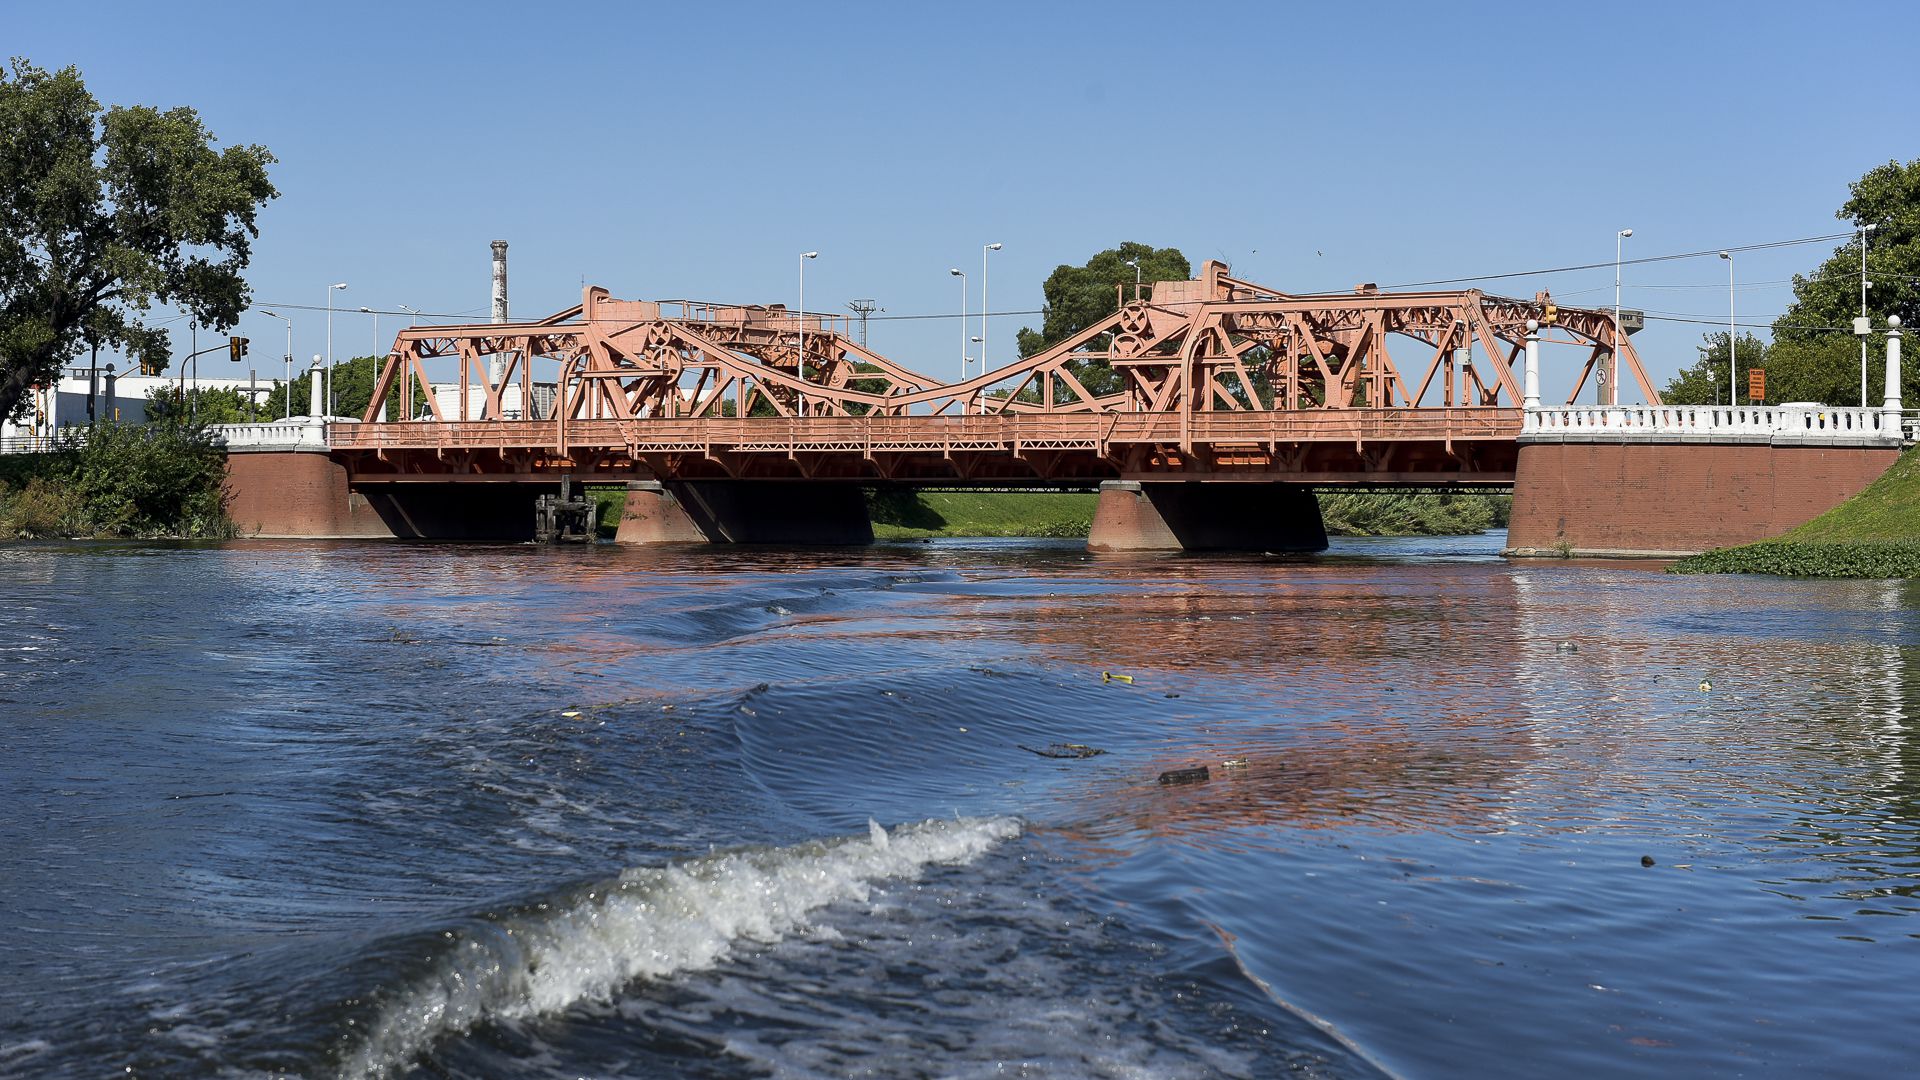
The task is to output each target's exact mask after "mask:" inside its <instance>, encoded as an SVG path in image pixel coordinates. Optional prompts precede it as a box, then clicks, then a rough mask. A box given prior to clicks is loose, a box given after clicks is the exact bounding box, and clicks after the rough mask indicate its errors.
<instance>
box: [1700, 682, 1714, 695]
mask: <svg viewBox="0 0 1920 1080" xmlns="http://www.w3.org/2000/svg"><path fill="white" fill-rule="evenodd" d="M1712 690H1713V683H1712V682H1711V681H1710V680H1707V679H1701V680H1700V692H1701V693H1703V694H1705V693H1709V692H1711V691H1712Z"/></svg>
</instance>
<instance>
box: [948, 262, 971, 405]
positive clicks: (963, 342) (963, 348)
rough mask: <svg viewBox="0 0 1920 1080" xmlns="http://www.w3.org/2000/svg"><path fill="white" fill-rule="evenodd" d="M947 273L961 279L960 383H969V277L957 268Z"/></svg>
mask: <svg viewBox="0 0 1920 1080" xmlns="http://www.w3.org/2000/svg"><path fill="white" fill-rule="evenodd" d="M947 273H949V274H952V275H953V276H954V277H957V278H959V279H960V381H961V382H966V381H967V275H966V274H965V273H962V272H961V270H960V268H959V267H957V266H956V267H954V268H952V269H951V270H948V271H947ZM960 411H961V412H963V413H964V412H966V408H965V407H964V406H963V407H962V408H961V410H960Z"/></svg>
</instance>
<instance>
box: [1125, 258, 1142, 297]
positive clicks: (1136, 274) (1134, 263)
mask: <svg viewBox="0 0 1920 1080" xmlns="http://www.w3.org/2000/svg"><path fill="white" fill-rule="evenodd" d="M1127 265H1128V266H1131V267H1133V298H1134V299H1135V300H1138V299H1140V260H1139V259H1128V260H1127Z"/></svg>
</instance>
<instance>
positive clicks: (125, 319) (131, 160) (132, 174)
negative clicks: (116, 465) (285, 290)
mask: <svg viewBox="0 0 1920 1080" xmlns="http://www.w3.org/2000/svg"><path fill="white" fill-rule="evenodd" d="M212 142H213V136H212V135H211V134H210V133H209V132H208V131H207V130H206V128H205V127H203V126H202V125H201V122H200V117H199V114H197V113H195V112H194V111H193V110H192V109H188V108H173V109H168V110H166V111H164V112H163V111H161V110H159V109H154V108H149V107H147V106H143V105H136V106H126V107H120V106H116V107H114V108H111V109H104V110H103V109H102V108H101V106H100V104H99V102H97V101H95V100H94V98H93V95H91V94H89V93H88V92H87V88H86V85H85V83H83V82H82V81H81V78H80V73H79V72H78V71H77V70H75V69H73V68H71V67H69V68H65V69H63V70H60V71H57V72H52V73H48V72H46V71H44V70H42V69H40V68H37V67H35V66H33V64H32V63H30V62H28V61H26V60H22V59H18V58H16V59H15V60H14V61H13V63H12V69H11V72H10V73H8V72H0V417H11V416H13V415H14V414H16V413H17V412H18V411H19V410H20V409H22V408H23V407H24V406H25V405H26V402H27V389H28V387H30V386H32V385H34V384H35V383H46V382H49V381H51V380H52V379H53V377H54V376H55V375H56V374H57V373H58V372H59V369H60V368H61V367H62V366H64V365H66V364H69V363H71V362H72V361H73V360H74V359H75V358H76V357H78V356H79V355H80V354H81V353H82V352H83V351H86V350H87V349H88V348H90V347H92V346H108V347H111V348H116V349H119V350H121V351H122V352H124V353H125V354H126V355H127V356H128V358H130V359H132V360H133V361H134V362H135V363H137V364H138V365H139V366H140V367H141V369H143V370H148V371H158V370H161V369H162V368H164V367H165V366H166V364H167V362H168V360H169V358H170V355H171V349H170V348H169V344H168V340H169V339H168V332H167V331H166V330H164V329H161V327H160V326H159V325H158V323H156V322H153V321H150V320H152V319H153V318H154V316H155V314H156V313H158V312H164V311H165V310H166V309H168V308H179V309H185V310H186V311H188V312H190V313H191V314H192V316H193V317H194V318H195V319H196V320H197V321H198V322H199V324H200V325H202V326H207V327H215V328H219V327H227V326H232V325H233V324H234V323H235V322H237V321H238V320H239V317H240V312H241V310H242V309H243V308H245V307H246V306H247V300H248V289H247V284H246V282H245V281H244V280H242V278H241V276H240V272H241V271H242V270H244V269H246V266H247V261H248V258H249V257H250V255H251V253H252V240H253V238H254V237H255V236H257V235H259V231H258V229H256V228H255V226H254V217H255V214H256V213H257V212H258V211H259V209H260V207H261V206H262V205H263V204H265V203H266V201H267V200H268V199H271V198H273V197H274V196H275V195H277V194H278V192H276V191H275V190H274V187H273V185H272V184H271V183H269V182H268V180H267V166H268V165H269V164H271V163H272V162H273V155H272V154H269V153H268V152H267V151H266V149H265V148H264V147H259V146H230V147H227V148H226V149H225V150H219V151H216V150H214V149H213V146H212Z"/></svg>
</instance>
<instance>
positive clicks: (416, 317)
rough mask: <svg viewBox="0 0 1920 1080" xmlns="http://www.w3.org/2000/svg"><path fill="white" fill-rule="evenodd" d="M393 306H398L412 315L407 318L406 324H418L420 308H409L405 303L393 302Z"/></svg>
mask: <svg viewBox="0 0 1920 1080" xmlns="http://www.w3.org/2000/svg"><path fill="white" fill-rule="evenodd" d="M394 306H395V307H397V308H399V309H400V310H401V311H404V312H406V313H407V314H408V315H411V316H413V317H412V318H411V319H408V320H407V325H408V326H419V325H420V309H419V308H410V307H408V306H407V305H405V304H395V305H394Z"/></svg>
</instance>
